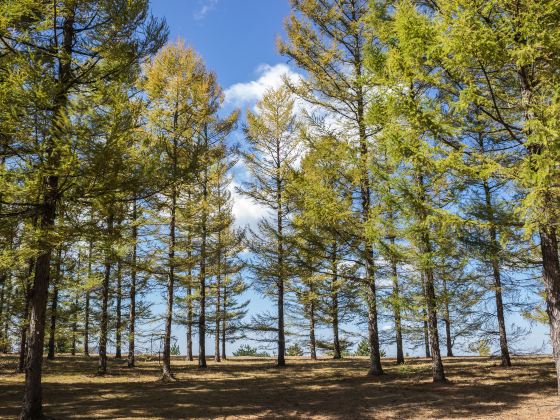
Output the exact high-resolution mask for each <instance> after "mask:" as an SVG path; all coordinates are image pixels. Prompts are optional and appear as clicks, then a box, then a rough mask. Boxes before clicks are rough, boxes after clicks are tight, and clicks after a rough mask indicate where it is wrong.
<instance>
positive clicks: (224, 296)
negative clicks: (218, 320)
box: [222, 283, 227, 360]
mask: <svg viewBox="0 0 560 420" xmlns="http://www.w3.org/2000/svg"><path fill="white" fill-rule="evenodd" d="M222 295H223V299H222V300H223V303H222V305H223V306H222V308H223V309H222V359H223V360H226V358H227V356H226V322H227V284H226V283H224V289H223V293H222Z"/></svg>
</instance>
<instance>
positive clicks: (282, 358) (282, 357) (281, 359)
mask: <svg viewBox="0 0 560 420" xmlns="http://www.w3.org/2000/svg"><path fill="white" fill-rule="evenodd" d="M280 142H281V139H277V140H276V225H277V230H278V243H277V250H276V251H277V254H278V255H277V256H278V270H279V271H278V283H277V288H278V302H277V306H278V357H277V365H278V366H286V336H285V331H284V328H285V327H284V275H285V273H284V236H283V235H284V232H283V228H284V226H283V217H284V214H283V203H282V193H283V185H282V177H281V162H282V158H281V156H280Z"/></svg>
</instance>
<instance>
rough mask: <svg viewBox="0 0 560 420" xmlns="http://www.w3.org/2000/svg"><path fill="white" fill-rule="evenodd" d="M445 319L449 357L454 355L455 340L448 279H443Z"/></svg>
mask: <svg viewBox="0 0 560 420" xmlns="http://www.w3.org/2000/svg"><path fill="white" fill-rule="evenodd" d="M443 296H444V300H443V320H444V322H445V342H446V346H447V357H453V342H452V340H451V317H450V316H449V295H448V291H447V281H446V280H445V279H443Z"/></svg>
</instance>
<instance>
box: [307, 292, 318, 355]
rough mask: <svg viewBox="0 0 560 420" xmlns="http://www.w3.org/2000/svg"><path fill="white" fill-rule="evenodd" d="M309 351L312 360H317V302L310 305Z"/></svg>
mask: <svg viewBox="0 0 560 420" xmlns="http://www.w3.org/2000/svg"><path fill="white" fill-rule="evenodd" d="M309 353H310V355H311V360H317V342H316V340H315V302H314V301H313V300H312V301H311V303H310V305H309Z"/></svg>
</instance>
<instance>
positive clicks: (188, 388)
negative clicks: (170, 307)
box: [0, 356, 556, 419]
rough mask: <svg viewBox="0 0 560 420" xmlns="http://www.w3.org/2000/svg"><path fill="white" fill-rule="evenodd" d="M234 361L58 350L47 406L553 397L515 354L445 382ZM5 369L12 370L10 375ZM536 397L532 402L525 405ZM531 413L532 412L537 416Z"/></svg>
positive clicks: (8, 386)
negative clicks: (162, 362) (132, 359)
mask: <svg viewBox="0 0 560 420" xmlns="http://www.w3.org/2000/svg"><path fill="white" fill-rule="evenodd" d="M0 362H1V365H0V416H5V417H7V418H11V417H16V416H17V414H18V413H19V408H20V403H21V395H22V394H21V393H22V389H23V388H22V380H23V376H22V375H14V374H13V370H12V369H13V368H14V367H15V361H14V360H12V359H11V358H3V359H0ZM289 362H291V363H292V365H291V366H288V367H286V368H275V367H274V366H273V365H272V363H271V362H270V361H263V360H247V359H246V360H235V361H227V362H223V363H221V364H215V363H214V364H211V365H210V367H209V368H208V369H207V370H198V368H196V366H195V365H194V364H192V363H191V364H187V363H185V362H182V361H181V362H179V361H176V362H175V372H176V377H177V380H176V381H174V382H166V383H164V382H160V381H158V375H159V366H158V362H157V360H156V361H143V362H141V363H140V364H139V367H138V368H136V369H132V370H131V369H127V368H126V367H125V362H124V361H122V362H121V361H112V363H111V374H110V375H107V376H106V377H104V378H100V377H96V376H94V375H93V373H94V372H95V366H96V359H95V358H92V359H86V358H78V357H74V358H73V357H70V356H61V357H59V359H58V360H55V361H52V362H48V363H47V364H46V375H45V385H44V401H45V405H46V410H45V411H46V412H47V413H48V414H49V415H52V416H54V417H55V418H57V419H63V418H193V417H205V418H207V417H225V416H233V417H236V416H237V417H251V416H266V417H275V416H278V417H298V418H301V417H311V416H321V417H328V418H340V419H349V418H364V417H370V418H371V417H375V418H427V417H436V418H442V417H446V418H449V417H463V418H478V417H501V415H502V414H503V413H505V412H511V410H514V411H515V410H516V408H519V409H523V408H524V407H526V406H527V404H539V403H538V401H539V399H540V398H545V399H546V401H545V403H546V404H549V405H550V401H551V400H554V394H555V384H556V381H555V377H554V367H553V364H552V362H551V360H550V358H547V357H541V358H537V357H533V358H517V359H515V360H514V362H515V366H514V367H513V368H510V369H503V368H501V367H499V366H497V362H496V361H494V360H491V359H483V358H454V359H447V360H446V361H445V364H446V369H447V375H448V378H449V379H450V383H448V384H441V385H440V384H433V383H431V381H430V365H429V363H428V361H427V360H425V359H414V360H411V361H409V362H408V363H407V364H406V365H405V366H396V365H395V364H394V362H393V361H388V362H387V363H386V372H387V373H386V375H384V376H383V377H379V378H374V377H367V376H365V372H366V371H367V360H365V359H344V360H336V361H334V360H320V361H317V362H311V361H304V360H301V359H298V360H291V361H289ZM10 371H11V372H10ZM533 400H534V401H533ZM535 418H539V417H535Z"/></svg>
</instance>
